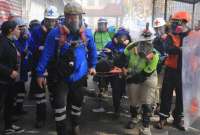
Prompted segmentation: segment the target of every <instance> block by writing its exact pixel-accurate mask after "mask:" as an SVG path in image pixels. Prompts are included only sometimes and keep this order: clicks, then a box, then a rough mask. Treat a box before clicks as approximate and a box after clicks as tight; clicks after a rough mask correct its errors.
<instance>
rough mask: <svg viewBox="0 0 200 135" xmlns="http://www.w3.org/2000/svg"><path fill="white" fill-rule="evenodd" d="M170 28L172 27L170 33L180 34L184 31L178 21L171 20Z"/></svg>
mask: <svg viewBox="0 0 200 135" xmlns="http://www.w3.org/2000/svg"><path fill="white" fill-rule="evenodd" d="M171 28H172V33H174V34H180V33H183V31H184V27H183V25H182V24H181V22H180V21H174V22H172V24H171Z"/></svg>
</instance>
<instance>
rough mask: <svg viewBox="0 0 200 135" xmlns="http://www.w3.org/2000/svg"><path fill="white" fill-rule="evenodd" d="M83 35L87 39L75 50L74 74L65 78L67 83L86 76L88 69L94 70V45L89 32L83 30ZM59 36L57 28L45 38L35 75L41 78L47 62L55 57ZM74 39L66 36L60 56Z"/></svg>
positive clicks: (95, 61)
mask: <svg viewBox="0 0 200 135" xmlns="http://www.w3.org/2000/svg"><path fill="white" fill-rule="evenodd" d="M84 34H85V36H86V38H87V45H84V44H83V42H80V44H79V45H78V46H77V47H76V48H75V50H74V53H75V69H74V72H73V73H72V74H71V75H70V76H68V77H66V78H65V80H66V81H67V82H75V81H78V80H80V79H81V78H82V77H84V76H85V75H87V73H88V67H89V68H95V66H96V63H97V52H96V45H95V42H94V39H93V35H92V32H91V30H88V29H85V31H84ZM59 36H60V29H59V27H57V28H54V29H53V30H52V31H51V32H50V33H49V34H48V36H47V38H46V42H45V48H44V50H43V52H42V56H41V58H40V60H39V63H38V66H37V69H36V71H37V75H38V76H43V73H44V72H45V69H46V68H47V65H48V62H49V60H50V59H52V58H53V57H54V56H55V49H56V48H57V46H58V40H57V39H58V38H59ZM74 38H76V37H75V36H74V35H71V34H69V35H67V43H65V45H64V46H63V47H62V48H61V55H62V53H65V51H66V50H67V49H69V44H68V43H69V41H71V40H73V39H74Z"/></svg>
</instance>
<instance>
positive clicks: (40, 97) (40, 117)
mask: <svg viewBox="0 0 200 135" xmlns="http://www.w3.org/2000/svg"><path fill="white" fill-rule="evenodd" d="M30 89H31V91H32V92H33V94H34V96H35V99H36V120H37V121H45V120H46V102H47V100H46V91H45V89H42V88H40V87H39V86H38V84H37V81H36V77H32V79H31V86H30Z"/></svg>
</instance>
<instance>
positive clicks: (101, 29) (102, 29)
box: [94, 17, 111, 51]
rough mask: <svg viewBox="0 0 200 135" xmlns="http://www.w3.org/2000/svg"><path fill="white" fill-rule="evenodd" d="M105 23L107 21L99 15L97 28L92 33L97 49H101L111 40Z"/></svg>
mask: <svg viewBox="0 0 200 135" xmlns="http://www.w3.org/2000/svg"><path fill="white" fill-rule="evenodd" d="M107 24H108V21H107V20H106V19H105V18H103V17H101V18H99V19H98V28H97V30H96V31H95V33H94V40H95V43H96V47H97V50H98V51H101V50H102V49H103V48H104V47H105V46H106V44H107V43H108V42H110V41H111V38H110V35H109V33H108V29H107Z"/></svg>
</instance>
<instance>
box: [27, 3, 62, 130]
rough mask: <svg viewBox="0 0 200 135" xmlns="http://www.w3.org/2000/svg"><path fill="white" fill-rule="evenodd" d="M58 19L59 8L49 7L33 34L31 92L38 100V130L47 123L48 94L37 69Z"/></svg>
mask: <svg viewBox="0 0 200 135" xmlns="http://www.w3.org/2000/svg"><path fill="white" fill-rule="evenodd" d="M57 18H58V13H57V8H56V7H54V6H49V7H48V8H47V9H45V12H44V20H43V23H42V24H41V25H39V26H38V27H36V28H35V29H33V31H32V33H31V35H32V38H33V42H34V49H33V59H32V69H31V76H32V79H31V86H30V91H31V93H34V95H35V99H36V123H35V127H36V128H41V127H43V126H44V125H45V121H46V94H45V91H44V90H43V89H41V88H40V87H39V86H38V84H37V82H36V67H37V65H38V61H39V58H40V56H41V53H42V51H43V49H44V44H45V40H46V37H47V35H48V33H49V32H50V31H51V30H52V29H53V28H54V27H55V25H56V19H57ZM45 74H47V73H45Z"/></svg>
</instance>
